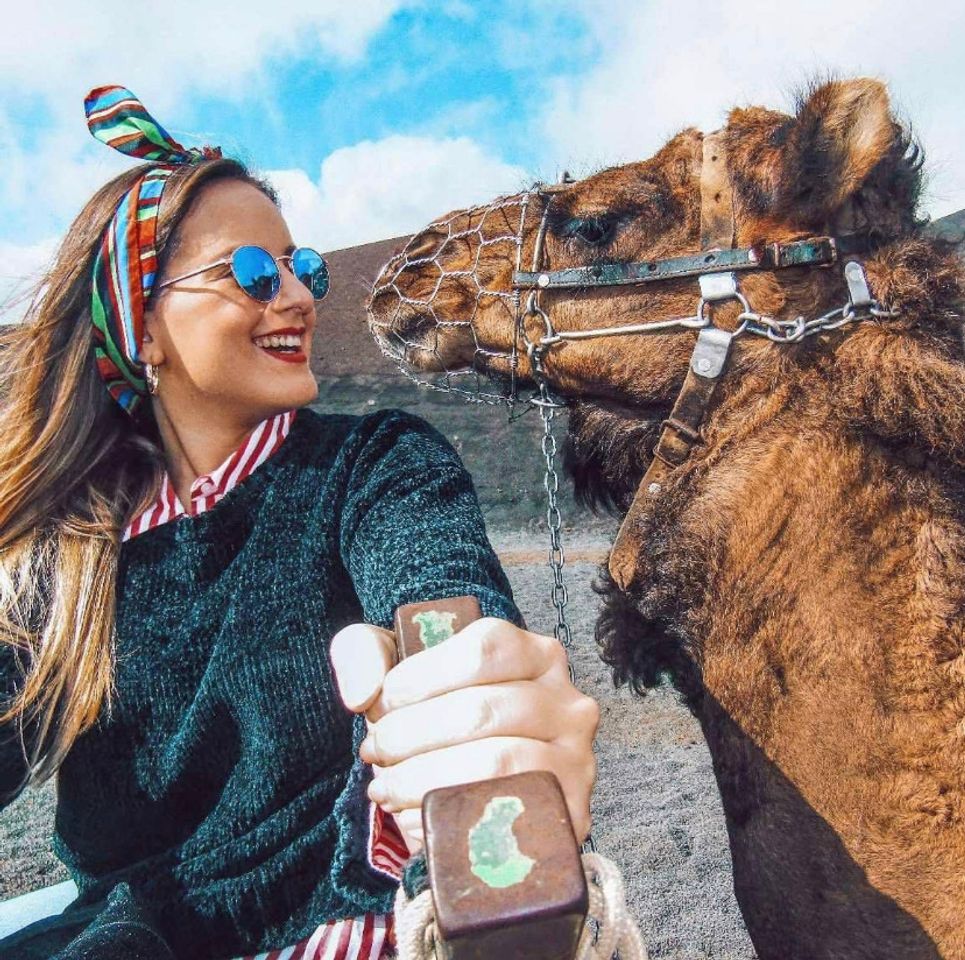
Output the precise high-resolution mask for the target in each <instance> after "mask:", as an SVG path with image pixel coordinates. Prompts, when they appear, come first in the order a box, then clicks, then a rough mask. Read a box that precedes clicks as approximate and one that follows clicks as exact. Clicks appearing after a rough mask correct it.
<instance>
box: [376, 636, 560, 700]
mask: <svg viewBox="0 0 965 960" xmlns="http://www.w3.org/2000/svg"><path fill="white" fill-rule="evenodd" d="M566 676H567V673H566V654H565V652H564V651H563V648H562V647H561V646H560V645H559V644H558V643H557V642H556V641H555V640H554V639H553V638H552V637H544V636H541V635H540V634H537V633H529V632H528V631H526V630H521V629H520V628H519V627H516V626H514V625H513V624H511V623H507V622H506V621H505V620H496V619H493V618H492V617H484V618H483V619H482V620H476V621H475V622H474V623H471V624H469V626H467V627H465V628H463V629H462V630H460V631H459V632H458V633H456V634H454V635H453V636H452V637H450V638H449V639H448V640H446V642H445V643H440V644H439V645H438V646H435V647H431V648H430V649H428V650H425V651H423V652H422V653H417V654H415V656H412V657H409V658H407V659H406V660H403V661H402V663H400V664H399V665H398V666H397V667H395V669H393V670H392V671H391V673H389V675H388V676H387V677H386V678H385V683H384V685H383V687H382V693H381V695H380V696H379V698H378V699H377V700H376V701H375V703H374V704H373V706H374V708H375V710H376V712H377V713H378V715H379V716H382V715H383V714H385V713H389V712H390V711H392V710H397V709H398V708H400V707H405V706H408V705H409V704H412V703H418V702H419V701H421V700H428V699H430V698H432V697H438V696H439V695H440V694H443V693H448V692H449V691H452V690H458V689H460V688H462V687H471V686H479V685H485V684H490V683H504V682H506V681H511V680H536V679H540V678H543V677H554V678H558V679H560V680H565V679H566Z"/></svg>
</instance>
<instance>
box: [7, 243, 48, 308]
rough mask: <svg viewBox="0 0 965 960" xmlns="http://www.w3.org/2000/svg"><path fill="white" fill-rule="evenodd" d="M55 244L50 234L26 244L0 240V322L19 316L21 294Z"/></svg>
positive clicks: (24, 304) (27, 289) (44, 264)
mask: <svg viewBox="0 0 965 960" xmlns="http://www.w3.org/2000/svg"><path fill="white" fill-rule="evenodd" d="M56 248H57V239H56V238H54V237H51V238H50V239H48V240H44V241H42V242H41V243H34V244H31V245H30V246H24V245H23V244H18V243H11V242H9V241H6V240H0V324H3V323H15V322H17V321H18V320H20V319H21V318H22V317H23V314H24V311H25V310H26V308H27V301H26V299H25V297H26V295H27V294H28V293H30V292H31V290H32V288H33V286H34V285H35V284H36V283H37V282H38V281H39V280H40V278H41V276H42V275H43V272H44V270H45V269H46V267H47V266H48V265H49V264H50V262H51V260H52V258H53V256H54V252H55V250H56Z"/></svg>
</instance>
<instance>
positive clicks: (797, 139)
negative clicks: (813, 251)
mask: <svg viewBox="0 0 965 960" xmlns="http://www.w3.org/2000/svg"><path fill="white" fill-rule="evenodd" d="M782 132H783V134H784V138H785V139H784V145H783V149H782V162H781V168H782V169H781V177H780V183H781V189H780V191H779V195H778V197H777V206H778V209H779V210H780V212H781V213H784V214H788V215H791V216H793V217H794V218H795V219H798V220H803V221H805V222H809V223H821V222H824V221H827V220H829V219H831V218H832V217H833V215H834V214H835V213H836V212H837V211H838V210H840V209H841V208H842V207H843V206H844V205H845V204H846V203H847V202H848V200H849V199H850V198H851V197H852V196H854V195H855V194H856V193H857V192H858V191H859V190H860V189H861V187H862V185H863V184H864V183H865V181H866V180H867V179H868V176H869V174H870V173H871V171H872V170H874V168H875V167H876V166H877V165H878V164H879V163H881V161H882V160H884V159H885V158H886V157H888V156H894V154H895V150H894V148H895V146H896V144H897V142H898V141H899V140H900V138H901V128H900V126H899V125H898V124H897V123H896V122H895V121H894V119H893V118H892V116H891V110H890V105H889V101H888V92H887V90H886V88H885V85H884V84H883V83H881V81H879V80H874V79H869V78H859V79H855V80H834V81H831V82H830V83H825V84H822V85H821V86H819V87H817V88H815V89H814V90H812V91H811V93H810V95H809V96H808V97H807V98H806V99H804V100H802V101H801V103H800V105H799V107H798V111H797V115H796V116H795V117H794V118H793V119H792V120H790V121H788V124H787V125H786V127H785V129H784V130H783V131H782Z"/></svg>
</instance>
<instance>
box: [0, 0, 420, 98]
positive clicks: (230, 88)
mask: <svg viewBox="0 0 965 960" xmlns="http://www.w3.org/2000/svg"><path fill="white" fill-rule="evenodd" d="M405 4H406V0H352V2H351V3H346V2H345V0H286V2H285V3H284V4H280V5H279V6H277V7H275V6H273V5H271V4H265V3H264V2H259V0H204V2H200V3H199V2H197V0H166V2H165V3H164V5H163V7H160V6H158V5H157V4H154V3H147V2H144V0H97V3H96V13H95V12H93V10H92V5H91V4H87V3H77V2H75V0H34V2H32V3H16V4H7V5H6V6H5V8H4V15H3V30H2V31H0V78H2V79H4V80H5V81H6V83H7V84H8V85H9V84H13V85H14V86H15V87H20V88H21V89H23V90H27V91H29V92H30V94H31V95H36V94H38V93H39V94H41V95H44V96H48V97H53V98H54V99H58V100H59V99H60V98H61V97H66V100H65V101H64V102H66V103H69V104H70V106H71V110H72V112H76V104H77V98H78V97H79V96H82V95H83V93H85V92H86V91H87V89H88V88H89V87H90V86H92V85H93V84H95V83H108V82H114V83H117V82H121V83H124V84H126V85H127V86H129V87H130V88H131V89H133V90H134V91H135V92H136V93H137V94H138V95H139V96H141V97H143V98H144V99H145V102H147V103H150V104H151V105H152V107H153V108H154V109H157V110H159V111H161V110H163V109H164V108H166V107H169V106H170V105H171V104H172V102H173V101H175V100H176V99H177V97H178V96H179V95H180V94H181V93H182V92H183V91H185V90H189V89H203V90H205V91H206V92H207V93H217V94H218V95H219V96H224V97H233V98H238V99H245V100H250V99H251V98H253V97H255V98H257V97H258V96H259V84H258V83H257V82H255V81H257V80H262V81H267V80H270V76H269V75H268V74H266V73H265V72H264V71H265V67H266V65H267V64H269V63H270V62H271V61H272V60H277V59H279V58H281V57H292V56H296V55H299V56H312V55H315V56H322V57H329V58H332V59H338V60H346V59H354V58H356V57H358V56H360V55H361V54H362V53H363V52H364V50H365V47H366V44H367V42H368V40H369V39H370V38H371V37H372V35H373V34H374V33H375V32H376V31H378V30H379V29H380V28H381V27H382V26H383V25H384V24H385V23H386V22H387V21H388V19H389V18H390V17H391V16H392V15H393V14H394V13H395V12H396V11H397V10H398V9H400V8H401V7H402V6H404V5H405ZM9 92H10V90H9V86H8V89H7V93H8V94H9Z"/></svg>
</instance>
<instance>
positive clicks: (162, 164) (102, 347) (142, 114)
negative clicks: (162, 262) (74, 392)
mask: <svg viewBox="0 0 965 960" xmlns="http://www.w3.org/2000/svg"><path fill="white" fill-rule="evenodd" d="M84 110H85V112H86V114H87V126H88V128H89V129H90V132H91V133H92V134H93V135H94V136H95V137H96V138H97V139H98V140H100V141H101V142H102V143H106V144H107V145H108V146H109V147H113V148H114V149H115V150H119V151H120V152H121V153H123V154H126V155H127V156H129V157H135V158H137V159H139V160H147V161H149V162H153V163H155V164H156V166H155V167H153V168H152V169H150V170H148V171H147V173H145V174H144V176H142V177H140V178H139V179H138V181H137V182H136V183H135V184H134V186H133V187H131V189H130V190H128V192H127V193H126V194H125V195H124V197H123V198H122V200H121V202H120V203H119V204H118V206H117V210H116V211H115V213H114V216H113V217H112V218H111V222H110V223H109V224H108V226H107V229H106V230H105V231H104V235H103V237H102V238H101V243H100V248H99V250H98V251H97V256H96V258H95V260H94V274H93V283H92V293H91V319H92V322H93V325H94V353H95V356H96V360H97V369H98V372H99V373H100V375H101V378H102V379H103V380H104V383H105V384H107V389H108V390H109V391H110V394H111V396H112V397H113V398H114V399H115V400H116V401H117V402H118V403H119V404H120V405H121V406H122V407H123V408H124V409H125V410H126V411H127V412H128V413H130V414H133V413H134V411H135V410H136V409H137V406H138V404H139V403H140V402H141V399H142V397H144V396H145V395H146V394H147V384H146V382H145V379H144V364H143V363H142V362H141V360H140V350H141V342H142V339H143V336H144V310H145V307H146V305H147V301H148V299H149V298H150V296H151V290H152V288H153V286H154V278H155V274H156V273H157V250H156V248H155V234H156V231H157V216H158V210H159V208H160V206H161V193H162V191H163V190H164V185H165V182H166V181H167V179H168V177H169V176H171V174H172V173H173V172H174V169H175V167H177V166H180V165H182V164H186V163H196V162H197V161H199V160H203V159H208V158H214V157H220V156H221V151H220V150H219V149H218V148H217V147H215V148H208V147H206V148H205V149H204V150H196V149H190V150H187V149H185V148H184V147H182V146H181V144H180V143H178V142H177V141H176V140H174V139H172V137H171V136H170V135H169V134H168V132H167V131H166V130H165V129H164V127H162V126H161V125H160V124H159V123H158V122H157V121H156V120H155V119H154V118H153V117H152V116H151V115H150V114H149V113H148V112H147V110H145V109H144V105H143V104H142V103H141V101H140V100H138V99H137V97H135V96H134V94H133V93H131V91H130V90H128V89H126V88H125V87H118V86H109V87H96V88H95V89H93V90H91V92H90V93H89V94H88V95H87V97H86V99H85V100H84Z"/></svg>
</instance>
